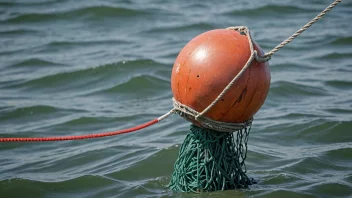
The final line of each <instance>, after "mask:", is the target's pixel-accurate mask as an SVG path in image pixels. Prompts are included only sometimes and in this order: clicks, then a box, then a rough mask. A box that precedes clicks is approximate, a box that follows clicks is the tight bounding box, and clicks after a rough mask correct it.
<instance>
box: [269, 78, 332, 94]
mask: <svg viewBox="0 0 352 198" xmlns="http://www.w3.org/2000/svg"><path fill="white" fill-rule="evenodd" d="M270 94H271V95H273V96H272V97H277V96H280V97H284V98H297V97H299V98H300V97H302V96H311V97H319V96H328V95H330V94H329V92H328V91H327V90H325V89H324V88H323V87H315V86H308V85H304V84H300V83H294V82H288V81H277V82H274V83H272V85H271V88H270Z"/></svg>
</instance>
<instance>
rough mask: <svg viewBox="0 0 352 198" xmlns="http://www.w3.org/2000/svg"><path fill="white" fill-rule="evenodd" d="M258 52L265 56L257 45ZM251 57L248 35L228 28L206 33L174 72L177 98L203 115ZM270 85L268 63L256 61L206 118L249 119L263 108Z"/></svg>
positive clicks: (190, 46) (182, 54)
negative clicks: (202, 112)
mask: <svg viewBox="0 0 352 198" xmlns="http://www.w3.org/2000/svg"><path fill="white" fill-rule="evenodd" d="M254 49H255V50H257V51H258V54H259V55H260V56H262V55H263V54H264V53H263V51H262V50H261V49H260V47H259V46H258V45H257V44H256V43H255V42H254ZM249 57H250V49H249V44H248V39H247V37H246V35H241V34H240V33H239V32H237V31H234V30H227V29H218V30H211V31H208V32H205V33H203V34H201V35H198V36H197V37H195V38H194V39H192V40H191V41H190V42H189V43H188V44H186V46H185V47H184V48H183V49H182V50H181V52H180V53H179V55H178V57H177V59H176V61H175V63H174V66H173V70H172V76H171V88H172V92H173V95H174V98H175V99H176V100H177V101H179V102H181V103H182V104H184V105H187V106H189V107H191V108H192V109H194V110H196V111H198V112H201V111H202V110H204V109H205V108H206V107H207V106H208V105H209V104H210V103H211V102H212V101H213V100H215V98H216V97H217V96H218V95H219V94H220V93H221V91H222V90H223V89H224V88H225V87H226V85H227V84H228V83H229V82H230V81H231V80H232V79H233V78H234V77H235V76H236V75H237V74H238V72H239V71H240V70H241V69H242V68H243V66H244V65H245V64H246V62H247V60H248V58H249ZM269 86H270V71H269V64H268V62H265V63H258V62H256V61H253V63H252V64H251V66H250V67H249V68H248V69H247V70H246V71H245V73H244V74H243V75H242V76H241V77H240V78H239V79H238V80H237V81H236V83H235V84H234V86H233V87H232V88H231V90H230V91H228V92H227V94H226V95H225V96H224V98H223V99H222V100H221V101H219V102H218V103H217V104H216V105H215V106H214V107H213V108H212V109H211V110H210V111H209V112H208V113H206V114H205V116H207V117H209V118H211V119H213V120H217V121H222V122H244V121H247V120H249V119H250V118H251V117H252V116H253V115H254V114H255V113H256V112H257V111H258V110H259V109H260V107H261V106H262V105H263V103H264V101H265V99H266V96H267V94H268V91H269Z"/></svg>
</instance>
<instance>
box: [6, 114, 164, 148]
mask: <svg viewBox="0 0 352 198" xmlns="http://www.w3.org/2000/svg"><path fill="white" fill-rule="evenodd" d="M160 120H161V119H160V118H158V119H154V120H152V121H149V122H147V123H144V124H141V125H138V126H135V127H132V128H128V129H122V130H118V131H113V132H105V133H97V134H88V135H75V136H57V137H32V138H31V137H15V138H0V142H40V141H42V142H43V141H65V140H82V139H89V138H101V137H107V136H113V135H120V134H123V133H131V132H134V131H138V130H140V129H143V128H146V127H148V126H150V125H153V124H155V123H157V122H159V121H160Z"/></svg>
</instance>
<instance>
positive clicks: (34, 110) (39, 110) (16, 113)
mask: <svg viewBox="0 0 352 198" xmlns="http://www.w3.org/2000/svg"><path fill="white" fill-rule="evenodd" d="M58 111H60V110H59V109H57V108H55V107H52V106H45V105H36V106H28V107H21V108H16V109H13V110H12V111H9V112H7V113H6V114H3V116H1V117H0V118H1V121H5V120H13V119H16V118H19V117H23V116H29V117H31V116H33V115H34V114H38V115H40V114H51V113H55V112H58Z"/></svg>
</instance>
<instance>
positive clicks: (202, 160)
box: [168, 125, 253, 192]
mask: <svg viewBox="0 0 352 198" xmlns="http://www.w3.org/2000/svg"><path fill="white" fill-rule="evenodd" d="M249 131H250V127H248V128H245V129H242V130H239V131H237V132H235V133H226V132H217V131H214V130H210V129H205V128H199V127H197V126H196V125H191V128H190V131H189V133H188V134H187V136H186V139H185V140H184V142H183V144H182V146H181V148H180V151H179V155H178V159H177V160H176V162H175V165H174V169H175V170H174V172H173V174H172V176H171V181H170V183H169V185H168V187H169V188H170V189H172V190H174V191H179V192H203V191H218V190H230V189H238V188H246V187H248V185H250V184H252V182H253V180H252V179H250V178H249V177H248V176H247V175H246V166H245V162H244V161H245V159H246V155H247V141H248V135H249Z"/></svg>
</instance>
